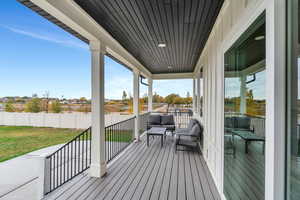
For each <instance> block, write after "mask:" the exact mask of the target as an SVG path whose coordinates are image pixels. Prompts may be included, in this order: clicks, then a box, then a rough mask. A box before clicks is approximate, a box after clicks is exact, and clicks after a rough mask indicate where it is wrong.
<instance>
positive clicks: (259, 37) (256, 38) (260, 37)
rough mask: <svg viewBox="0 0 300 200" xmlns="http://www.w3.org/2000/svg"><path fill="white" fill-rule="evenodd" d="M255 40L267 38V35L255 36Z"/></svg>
mask: <svg viewBox="0 0 300 200" xmlns="http://www.w3.org/2000/svg"><path fill="white" fill-rule="evenodd" d="M254 39H255V40H257V41H258V40H263V39H265V36H264V35H260V36H257V37H255V38H254Z"/></svg>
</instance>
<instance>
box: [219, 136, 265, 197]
mask: <svg viewBox="0 0 300 200" xmlns="http://www.w3.org/2000/svg"><path fill="white" fill-rule="evenodd" d="M235 144H236V157H235V158H234V157H233V156H232V155H225V162H224V168H225V171H224V193H225V196H226V198H227V200H240V199H242V200H263V199H265V195H264V193H265V191H264V188H265V187H264V185H265V181H264V180H265V157H264V154H262V144H261V143H259V142H253V143H251V145H249V153H248V154H245V143H244V141H243V140H241V139H239V138H236V142H235Z"/></svg>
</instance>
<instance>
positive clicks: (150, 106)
mask: <svg viewBox="0 0 300 200" xmlns="http://www.w3.org/2000/svg"><path fill="white" fill-rule="evenodd" d="M148 85H149V86H148V112H152V111H153V80H152V78H148Z"/></svg>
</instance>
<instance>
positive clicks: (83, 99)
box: [79, 97, 87, 102]
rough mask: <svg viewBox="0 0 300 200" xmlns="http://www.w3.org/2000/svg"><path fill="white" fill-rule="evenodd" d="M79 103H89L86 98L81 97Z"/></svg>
mask: <svg viewBox="0 0 300 200" xmlns="http://www.w3.org/2000/svg"><path fill="white" fill-rule="evenodd" d="M79 101H81V102H87V99H86V98H85V97H80V99H79Z"/></svg>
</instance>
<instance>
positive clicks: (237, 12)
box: [195, 0, 285, 199]
mask: <svg viewBox="0 0 300 200" xmlns="http://www.w3.org/2000/svg"><path fill="white" fill-rule="evenodd" d="M284 5H285V1H284V0H273V1H268V0H227V1H225V2H224V5H223V8H222V9H221V12H220V14H219V16H218V18H217V21H216V23H215V25H214V27H213V30H212V32H211V34H210V36H209V39H208V41H207V43H206V45H205V48H204V50H203V52H202V54H201V56H200V58H199V60H198V63H197V67H196V69H195V75H196V77H197V76H199V74H200V73H199V72H200V69H201V68H202V70H203V90H204V91H203V92H204V102H203V117H202V118H201V117H200V116H196V117H197V118H200V120H201V121H202V122H203V124H204V129H205V130H204V147H203V154H204V157H205V159H206V161H207V164H208V167H209V169H210V171H211V173H212V175H213V178H214V179H215V182H216V184H217V187H218V189H219V192H220V193H221V194H223V163H224V160H223V154H224V152H223V147H224V144H223V143H224V119H223V118H224V53H225V52H226V51H227V50H228V49H229V48H230V47H231V45H233V43H234V42H235V41H236V40H237V39H238V38H239V37H240V36H241V34H242V33H243V32H244V31H245V30H246V29H247V28H248V27H249V26H250V25H251V24H252V23H253V22H254V20H255V19H256V18H257V17H258V16H259V15H261V14H262V13H263V12H264V11H265V12H266V38H267V39H266V45H267V46H266V65H267V67H266V76H267V78H266V82H267V88H269V87H270V88H269V89H270V90H267V94H266V98H267V99H266V100H267V105H266V106H267V108H266V116H267V120H266V137H267V138H266V140H267V142H266V169H267V168H268V169H269V168H270V167H274V164H275V163H276V160H278V162H280V163H279V164H280V166H281V167H283V168H284V158H283V156H284V155H283V154H284V138H276V137H277V135H279V134H276V133H275V132H276V129H275V127H276V126H278V128H279V129H278V131H284V130H283V129H282V128H283V126H284V120H280V121H279V118H280V117H282V116H279V118H278V117H275V115H277V113H276V112H273V111H274V109H275V105H277V107H278V108H284V101H283V98H280V99H279V98H275V97H277V96H278V94H279V95H281V97H283V95H282V93H283V92H284V84H285V83H284V78H280V79H278V80H279V81H278V83H276V78H278V77H276V76H277V75H278V72H280V71H281V72H280V73H282V68H281V69H280V68H277V67H278V66H277V65H278V64H279V63H276V62H280V59H282V58H283V57H282V58H281V55H282V56H283V54H284V53H282V52H281V54H278V55H279V56H277V57H276V54H277V53H278V52H276V51H274V48H275V47H276V48H281V49H284V48H285V46H284V44H282V43H280V42H281V41H279V40H278V38H279V37H281V38H285V37H284V35H280V34H282V33H277V32H275V30H276V29H278V28H280V26H282V27H281V28H282V29H283V30H284V29H285V27H284V26H283V24H280V23H283V21H279V22H278V24H276V21H275V20H276V18H277V19H279V17H281V18H282V19H283V18H284V17H283V16H281V15H283V13H284V10H285V8H284ZM274 32H275V34H274ZM276 34H277V35H276ZM277 40H278V43H279V45H274V43H277ZM280 40H281V39H280ZM275 41H276V42H275ZM282 41H283V39H282ZM278 57H279V58H278ZM276 59H277V60H276ZM274 72H275V73H274ZM281 76H282V77H283V76H284V73H282V74H281ZM275 83H276V84H281V85H282V86H280V87H279V93H277V94H276V92H274V91H275V88H276V84H275ZM271 88H272V89H274V90H271ZM277 88H278V87H277ZM282 111H284V109H281V110H280V112H282ZM196 115H197V114H196ZM276 122H278V123H277V124H278V125H276ZM280 137H282V136H280ZM278 139H281V140H283V141H282V142H280V143H277V144H276V141H278ZM275 145H278V146H277V147H276V146H275ZM277 149H278V151H280V155H279V156H278V157H277V158H276V155H275V153H274V150H277ZM272 151H273V152H272ZM282 153H283V154H282ZM275 166H276V165H275ZM268 171H269V172H268ZM271 171H272V170H271ZM276 174H278V177H276V176H277V175H276ZM265 180H266V181H265V182H266V189H265V191H266V197H265V199H276V198H279V199H280V198H281V196H279V195H278V197H276V196H275V197H274V195H275V194H276V193H277V194H280V195H283V193H284V189H283V188H284V169H283V170H281V171H276V169H275V170H274V171H272V172H270V170H266V178H265ZM276 188H277V191H276ZM223 199H225V197H224V195H223Z"/></svg>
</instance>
